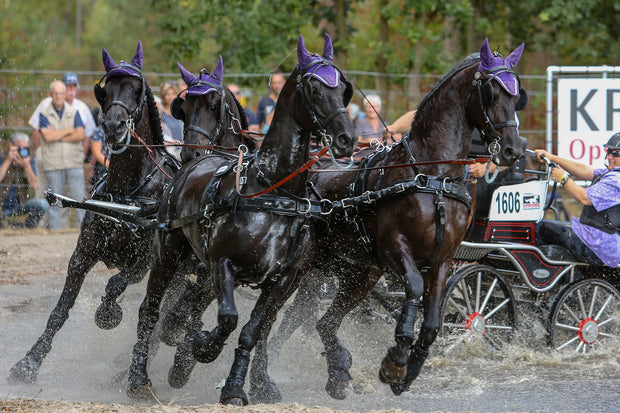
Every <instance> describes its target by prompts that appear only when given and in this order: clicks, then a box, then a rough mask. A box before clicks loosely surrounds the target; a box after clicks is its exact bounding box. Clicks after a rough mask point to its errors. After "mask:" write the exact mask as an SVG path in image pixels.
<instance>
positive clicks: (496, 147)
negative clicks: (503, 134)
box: [489, 139, 502, 156]
mask: <svg viewBox="0 0 620 413" xmlns="http://www.w3.org/2000/svg"><path fill="white" fill-rule="evenodd" d="M501 149H502V145H500V143H499V141H498V140H497V139H495V140H494V141H493V142H491V143H489V154H491V156H496V155H497V154H498V153H499V151H500V150H501Z"/></svg>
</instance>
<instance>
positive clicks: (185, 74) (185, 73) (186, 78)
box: [177, 62, 196, 85]
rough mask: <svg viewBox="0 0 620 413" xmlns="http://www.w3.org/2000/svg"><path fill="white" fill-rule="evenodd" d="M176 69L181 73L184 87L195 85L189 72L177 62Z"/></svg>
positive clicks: (193, 77) (193, 78)
mask: <svg viewBox="0 0 620 413" xmlns="http://www.w3.org/2000/svg"><path fill="white" fill-rule="evenodd" d="M177 67H178V68H179V70H180V71H181V77H182V78H183V81H184V82H185V84H186V85H191V84H192V83H195V80H196V78H195V76H194V75H193V74H192V73H191V72H190V71H189V70H187V69H186V68H184V67H183V65H182V64H181V63H179V62H177Z"/></svg>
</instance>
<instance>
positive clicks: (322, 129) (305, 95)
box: [295, 55, 354, 169]
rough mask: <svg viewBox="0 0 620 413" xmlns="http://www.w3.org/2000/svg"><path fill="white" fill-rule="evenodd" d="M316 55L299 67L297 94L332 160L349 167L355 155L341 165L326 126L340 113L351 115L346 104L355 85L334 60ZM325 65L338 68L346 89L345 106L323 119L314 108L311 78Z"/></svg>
mask: <svg viewBox="0 0 620 413" xmlns="http://www.w3.org/2000/svg"><path fill="white" fill-rule="evenodd" d="M314 57H315V58H316V59H317V60H313V61H312V62H310V63H308V64H307V65H306V66H305V67H303V68H300V69H299V74H298V75H297V79H296V80H297V85H296V86H295V89H296V92H297V94H298V95H299V96H301V99H302V101H303V102H304V105H305V106H306V109H307V110H308V113H309V114H310V118H311V119H312V123H313V126H314V131H313V132H314V133H317V134H318V138H319V140H320V141H321V143H323V144H324V145H326V146H327V147H329V155H330V157H331V159H332V162H333V163H334V164H335V165H336V166H338V167H339V168H344V169H348V168H350V167H352V166H353V162H354V161H353V157H352V156H351V161H350V162H349V164H348V165H346V166H345V167H342V166H340V164H339V163H338V161H337V160H336V158H335V156H334V154H333V152H332V149H331V144H332V142H333V137H332V136H330V135H328V134H327V130H326V127H327V125H329V124H330V123H331V122H332V121H333V120H334V119H335V118H336V116H339V115H346V116H349V111H348V110H347V108H346V106H347V105H348V104H349V101H350V100H351V97H352V96H353V86H352V85H351V83H350V82H349V81H348V80H346V78H345V77H344V74H343V73H342V72H341V71H340V69H339V68H338V67H337V66H336V65H334V64H333V63H332V62H330V61H329V60H327V59H324V58H322V57H320V56H318V55H314ZM324 66H331V67H333V68H334V69H335V70H336V73H338V75H339V80H342V81H343V82H345V91H344V96H343V103H344V106H342V107H339V108H337V109H336V110H334V111H333V112H332V113H331V114H330V115H329V116H327V118H325V119H323V121H321V120H320V119H319V117H318V115H317V113H316V110H315V109H314V107H315V104H314V100H313V98H312V84H311V83H310V79H312V77H313V75H314V74H315V73H316V71H317V70H319V69H320V68H322V67H324ZM313 67H314V69H313V70H312V71H311V72H309V71H308V70H309V69H310V68H313Z"/></svg>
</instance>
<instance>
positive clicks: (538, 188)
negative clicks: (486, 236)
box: [489, 181, 548, 221]
mask: <svg viewBox="0 0 620 413" xmlns="http://www.w3.org/2000/svg"><path fill="white" fill-rule="evenodd" d="M547 186H548V184H547V181H533V182H525V183H522V184H517V185H506V186H502V187H499V188H497V189H496V190H495V191H494V192H493V198H492V201H491V209H490V211H489V221H539V220H541V219H542V217H543V215H544V211H543V208H544V207H545V200H546V198H547Z"/></svg>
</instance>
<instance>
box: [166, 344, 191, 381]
mask: <svg viewBox="0 0 620 413" xmlns="http://www.w3.org/2000/svg"><path fill="white" fill-rule="evenodd" d="M194 366H196V360H195V359H194V357H193V355H192V354H191V344H185V343H183V344H181V345H180V346H179V347H177V352H176V354H175V355H174V364H173V365H172V367H170V370H169V371H168V384H169V385H170V387H172V388H174V389H180V388H181V387H183V386H185V385H186V384H187V381H188V380H189V376H190V375H191V374H192V371H193V370H194Z"/></svg>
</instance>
